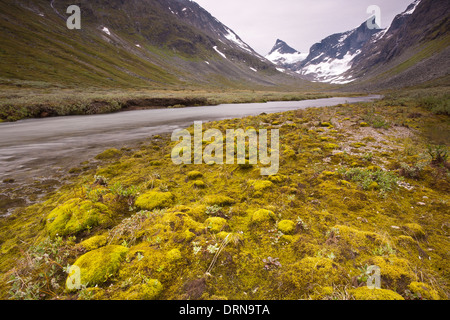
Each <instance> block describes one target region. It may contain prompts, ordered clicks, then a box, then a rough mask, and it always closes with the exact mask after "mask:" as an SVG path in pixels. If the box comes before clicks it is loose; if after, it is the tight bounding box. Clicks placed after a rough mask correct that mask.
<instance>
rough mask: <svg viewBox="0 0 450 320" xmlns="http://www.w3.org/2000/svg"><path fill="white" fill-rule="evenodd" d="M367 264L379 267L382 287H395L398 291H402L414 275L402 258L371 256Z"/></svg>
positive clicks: (407, 262)
mask: <svg viewBox="0 0 450 320" xmlns="http://www.w3.org/2000/svg"><path fill="white" fill-rule="evenodd" d="M367 265H373V266H378V267H379V268H380V271H381V282H382V283H381V285H382V286H383V287H389V288H395V289H396V290H397V291H399V292H403V291H404V290H405V289H406V287H407V285H408V284H409V283H410V282H411V279H413V278H414V276H415V275H414V273H413V272H412V270H411V267H410V266H409V261H408V260H406V259H402V258H397V257H389V258H385V257H373V258H371V259H370V260H369V261H368V263H367Z"/></svg>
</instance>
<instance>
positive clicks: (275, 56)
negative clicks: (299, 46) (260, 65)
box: [266, 50, 308, 64]
mask: <svg viewBox="0 0 450 320" xmlns="http://www.w3.org/2000/svg"><path fill="white" fill-rule="evenodd" d="M307 56H308V54H307V53H300V52H296V53H281V52H280V51H279V50H275V51H274V52H272V53H271V54H269V55H267V56H266V59H267V60H269V61H272V62H273V63H275V64H294V63H297V62H300V61H303V60H305V59H306V57H307Z"/></svg>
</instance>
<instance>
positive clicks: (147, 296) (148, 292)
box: [115, 279, 163, 300]
mask: <svg viewBox="0 0 450 320" xmlns="http://www.w3.org/2000/svg"><path fill="white" fill-rule="evenodd" d="M162 292H163V285H162V284H161V282H159V280H156V279H150V280H148V281H147V283H145V284H138V285H134V286H132V287H131V288H130V289H128V290H127V291H126V292H124V293H120V294H119V295H117V296H116V297H115V299H117V300H157V299H158V298H159V297H160V296H161V293H162Z"/></svg>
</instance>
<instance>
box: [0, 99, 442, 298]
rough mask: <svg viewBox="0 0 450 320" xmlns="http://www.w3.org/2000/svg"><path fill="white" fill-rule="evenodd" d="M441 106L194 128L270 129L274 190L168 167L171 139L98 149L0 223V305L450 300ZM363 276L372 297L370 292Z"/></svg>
mask: <svg viewBox="0 0 450 320" xmlns="http://www.w3.org/2000/svg"><path fill="white" fill-rule="evenodd" d="M427 101H428V102H427ZM440 103H441V101H440V100H439V101H437V104H436V101H432V99H431V100H423V99H418V98H385V99H383V100H380V101H377V102H372V103H360V104H354V105H339V106H335V107H327V108H309V109H306V110H298V111H291V112H285V113H280V114H268V115H264V114H263V115H260V116H255V117H247V118H243V119H233V120H225V121H219V122H211V123H207V124H204V128H205V130H207V129H211V128H214V129H219V130H220V131H222V132H225V131H226V129H238V128H242V129H245V128H249V127H253V128H255V129H257V130H259V129H278V130H280V151H279V154H280V171H279V173H278V174H276V175H273V176H269V177H262V176H261V175H260V166H259V165H249V164H245V165H237V164H236V165H217V164H214V165H175V164H173V163H172V160H171V157H170V155H171V152H172V149H173V147H174V146H175V143H174V142H171V141H170V137H166V136H164V137H161V136H155V137H153V138H152V139H151V140H150V141H149V142H148V143H145V144H142V145H141V147H140V148H138V149H127V148H124V149H121V150H116V149H111V150H106V151H105V152H103V153H102V154H100V155H99V156H98V157H97V159H100V160H102V161H103V162H102V164H101V165H100V166H97V165H95V166H90V165H89V164H85V165H84V166H83V167H80V168H78V169H79V170H74V178H73V181H70V183H68V184H66V185H65V186H63V187H62V188H61V189H60V190H57V191H55V192H52V193H50V194H48V196H47V197H46V199H45V200H44V201H43V202H42V203H39V204H36V205H33V206H30V207H28V208H26V209H21V210H19V212H16V213H15V214H13V215H12V216H10V217H8V218H6V219H4V220H2V221H1V222H0V223H1V225H0V245H1V249H0V250H1V251H0V254H1V255H0V270H1V276H0V296H1V297H2V298H4V299H81V300H85V299H149V300H151V299H162V300H171V299H193V300H199V299H204V300H209V299H233V300H235V299H238V300H240V299H242V300H272V299H289V300H291V299H328V300H329V299H338V300H346V299H357V300H372V299H382V300H385V299H399V300H402V299H408V300H416V299H427V300H435V299H448V298H449V294H450V291H449V290H450V287H449V280H450V279H449V276H450V274H449V268H448V263H449V258H450V257H449V251H448V248H449V245H450V241H449V231H450V230H449V226H450V225H449V213H450V210H449V201H450V194H449V192H450V164H449V162H448V145H447V146H446V145H445V143H448V141H449V139H448V138H449V137H450V122H449V121H448V119H449V118H448V113H447V114H441V113H443V112H436V109H435V108H436V105H437V106H438V107H440V106H441V104H440ZM445 103H447V102H445V101H444V104H445ZM433 110H434V111H435V112H432V111H433ZM189 130H191V131H192V130H193V128H190V129H189ZM436 132H438V134H436ZM442 141H443V142H442ZM208 144H209V143H208V142H207V141H204V142H203V145H204V147H206V146H207V145H208ZM71 265H72V267H71V268H70V267H69V266H71ZM73 266H75V267H73ZM372 266H376V267H378V268H379V270H380V273H381V289H375V290H372V289H369V288H368V287H367V283H368V280H370V276H371V275H372V274H371V272H370V270H371V267H372ZM78 276H79V277H78ZM77 288H79V289H77Z"/></svg>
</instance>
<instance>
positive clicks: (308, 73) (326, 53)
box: [291, 22, 383, 83]
mask: <svg viewBox="0 0 450 320" xmlns="http://www.w3.org/2000/svg"><path fill="white" fill-rule="evenodd" d="M381 32H383V31H382V30H381V29H369V28H368V26H367V22H364V23H362V24H361V25H360V26H359V27H357V28H355V29H353V30H350V31H347V32H342V33H336V34H333V35H331V36H329V37H326V38H325V39H323V40H322V41H321V42H319V43H316V44H314V45H313V46H312V47H311V49H310V52H309V55H308V56H307V58H306V59H305V60H304V61H302V62H300V63H298V64H296V65H295V66H293V67H292V69H291V70H293V71H295V72H296V73H298V74H300V75H302V76H305V77H306V78H307V79H309V80H312V81H319V82H330V83H347V82H350V81H351V79H352V76H351V75H349V76H347V77H343V76H342V74H343V73H345V72H346V71H347V70H349V69H350V68H351V66H352V61H353V59H355V57H356V56H358V55H359V54H361V52H362V48H363V46H364V45H365V44H366V43H367V42H370V41H372V40H373V39H375V38H376V37H377V35H379V34H380V33H381Z"/></svg>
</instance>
